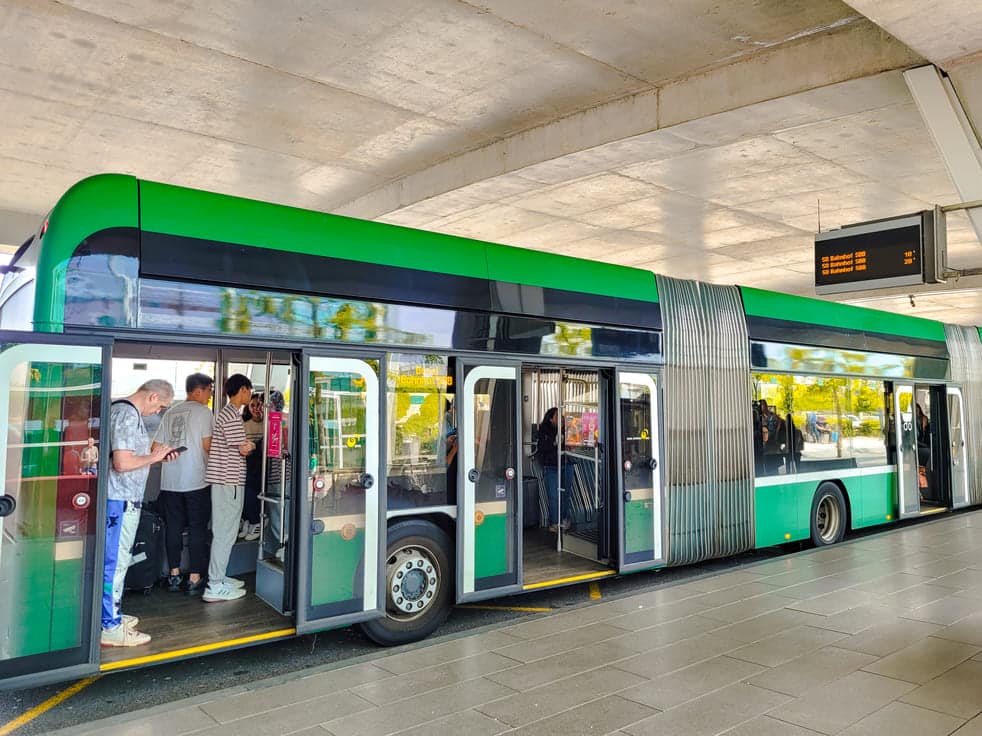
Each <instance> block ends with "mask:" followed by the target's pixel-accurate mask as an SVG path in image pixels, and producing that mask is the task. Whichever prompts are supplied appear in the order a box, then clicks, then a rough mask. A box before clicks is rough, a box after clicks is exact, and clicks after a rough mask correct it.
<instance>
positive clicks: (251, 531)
mask: <svg viewBox="0 0 982 736" xmlns="http://www.w3.org/2000/svg"><path fill="white" fill-rule="evenodd" d="M260 528H261V527H260V526H259V524H247V525H246V530H245V534H240V535H239V536H241V537H242V538H243V539H244V540H245V541H247V542H252V541H253V540H256V539H259V529H260Z"/></svg>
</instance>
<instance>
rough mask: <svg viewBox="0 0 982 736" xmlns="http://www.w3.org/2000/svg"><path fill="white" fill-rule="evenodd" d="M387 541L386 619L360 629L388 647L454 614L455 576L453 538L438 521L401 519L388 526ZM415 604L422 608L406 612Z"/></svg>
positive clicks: (433, 628) (430, 629) (422, 636)
mask: <svg viewBox="0 0 982 736" xmlns="http://www.w3.org/2000/svg"><path fill="white" fill-rule="evenodd" d="M388 539H389V544H388V551H387V554H386V563H385V586H386V593H385V617H384V618H377V619H373V620H371V621H366V622H365V623H363V624H361V630H362V631H363V632H364V634H365V636H367V637H368V638H369V639H371V640H372V641H373V642H375V643H376V644H381V645H382V646H387V647H390V646H396V645H398V644H408V643H409V642H413V641H419V640H420V639H425V638H426V637H427V636H429V635H430V634H432V633H433V632H434V631H436V629H437V628H438V627H439V626H440V624H442V623H443V622H444V621H445V620H446V619H447V615H448V614H449V613H450V608H451V605H452V601H453V599H454V596H453V592H454V581H455V578H454V568H453V562H452V560H453V556H452V552H451V550H452V546H451V543H450V539H449V537H447V534H446V532H444V531H443V530H442V529H440V527H438V526H436V525H435V524H432V523H430V522H428V521H422V520H419V519H413V520H409V521H400V522H398V523H396V524H393V525H392V526H391V527H389V532H388ZM407 573H408V575H407ZM400 594H401V595H400ZM415 607H420V610H419V611H418V612H410V611H409V610H407V609H409V608H415Z"/></svg>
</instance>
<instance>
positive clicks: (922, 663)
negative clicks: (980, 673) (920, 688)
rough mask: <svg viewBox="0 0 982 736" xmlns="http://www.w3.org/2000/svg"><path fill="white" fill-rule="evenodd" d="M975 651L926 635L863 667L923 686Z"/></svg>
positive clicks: (869, 670) (970, 646)
mask: <svg viewBox="0 0 982 736" xmlns="http://www.w3.org/2000/svg"><path fill="white" fill-rule="evenodd" d="M979 651H980V650H979V647H977V646H973V645H971V644H963V643H962V642H957V641H948V640H946V639H938V638H936V637H928V638H926V639H922V640H921V641H918V642H915V643H914V644H911V645H910V646H907V647H904V648H903V649H901V650H900V651H897V652H894V653H893V654H890V655H888V656H886V657H883V659H880V660H878V661H876V662H874V663H873V664H869V665H866V666H865V667H863V670H865V671H866V672H872V673H873V674H877V675H884V676H886V677H892V678H894V679H895V680H906V681H907V682H914V683H917V684H920V685H923V684H924V683H925V682H927V681H928V680H933V679H934V678H935V677H937V676H938V675H940V674H942V673H944V672H947V671H948V670H950V669H951V668H952V667H954V666H955V665H957V664H959V663H961V662H964V661H965V660H966V659H971V658H972V657H973V656H974V655H976V654H978V653H979Z"/></svg>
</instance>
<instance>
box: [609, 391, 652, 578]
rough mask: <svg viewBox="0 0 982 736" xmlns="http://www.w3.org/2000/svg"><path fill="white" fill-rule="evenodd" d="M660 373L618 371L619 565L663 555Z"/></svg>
mask: <svg viewBox="0 0 982 736" xmlns="http://www.w3.org/2000/svg"><path fill="white" fill-rule="evenodd" d="M657 381H658V377H657V376H656V375H652V374H647V373H619V374H618V377H617V396H618V412H619V414H620V427H621V443H620V466H621V472H620V485H621V488H620V492H621V503H620V509H621V513H620V527H621V544H620V553H619V558H620V559H619V563H620V564H619V569H620V570H621V571H622V572H623V571H625V570H632V569H638V568H645V567H651V566H652V565H653V564H655V563H657V562H659V561H660V560H661V559H662V523H661V519H662V493H661V468H660V467H659V465H660V463H659V443H658V383H657Z"/></svg>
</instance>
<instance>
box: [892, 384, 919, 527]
mask: <svg viewBox="0 0 982 736" xmlns="http://www.w3.org/2000/svg"><path fill="white" fill-rule="evenodd" d="M893 415H894V422H895V431H896V433H897V515H898V516H899V517H900V518H901V519H906V518H909V517H912V516H917V515H918V514H920V512H921V496H920V484H921V483H922V482H923V481H921V480H920V477H921V473H920V472H919V470H918V468H919V464H918V458H917V432H916V429H915V426H914V387H913V386H912V385H910V384H897V385H896V386H894V391H893Z"/></svg>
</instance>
